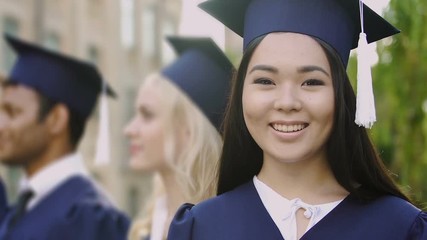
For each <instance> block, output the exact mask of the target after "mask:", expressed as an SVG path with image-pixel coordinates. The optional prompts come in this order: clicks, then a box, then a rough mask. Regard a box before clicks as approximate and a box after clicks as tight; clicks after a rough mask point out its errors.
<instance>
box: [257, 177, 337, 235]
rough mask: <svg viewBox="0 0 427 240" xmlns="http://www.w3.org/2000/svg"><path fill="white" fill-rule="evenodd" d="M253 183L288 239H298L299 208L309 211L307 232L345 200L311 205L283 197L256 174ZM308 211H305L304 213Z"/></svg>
mask: <svg viewBox="0 0 427 240" xmlns="http://www.w3.org/2000/svg"><path fill="white" fill-rule="evenodd" d="M253 183H254V185H255V188H256V190H257V192H258V195H259V196H260V198H261V201H262V203H263V204H264V207H265V208H266V209H267V212H268V213H269V214H270V216H271V218H272V219H273V221H274V223H275V224H276V226H277V228H278V229H279V230H280V233H281V234H282V236H283V238H284V239H286V240H295V239H297V236H296V229H297V226H296V219H295V213H296V211H297V210H298V209H299V208H303V209H305V210H306V213H307V216H306V217H307V218H310V222H309V224H308V226H307V229H306V232H307V231H308V230H309V229H310V228H311V227H313V226H314V225H315V224H316V223H318V222H319V221H320V220H321V219H322V218H323V217H325V216H326V215H327V214H328V213H329V212H330V211H332V209H334V208H335V207H336V206H337V205H338V204H339V203H340V202H341V201H342V200H343V199H341V200H338V201H335V202H331V203H325V204H319V205H310V204H307V203H304V202H303V201H302V200H301V199H299V198H295V199H292V200H288V199H286V198H284V197H282V196H281V195H280V194H278V193H277V192H275V191H274V190H273V189H271V188H270V187H269V186H267V185H266V184H265V183H263V182H262V181H261V180H259V179H258V178H257V176H254V178H253ZM306 213H304V215H305V214H306Z"/></svg>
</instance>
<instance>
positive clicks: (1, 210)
mask: <svg viewBox="0 0 427 240" xmlns="http://www.w3.org/2000/svg"><path fill="white" fill-rule="evenodd" d="M7 209H8V204H7V196H6V190H5V187H4V183H3V180H2V179H1V178H0V223H1V222H2V220H3V218H4V217H5V215H6V212H7Z"/></svg>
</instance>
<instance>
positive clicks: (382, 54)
mask: <svg viewBox="0 0 427 240" xmlns="http://www.w3.org/2000/svg"><path fill="white" fill-rule="evenodd" d="M385 18H386V19H387V20H388V21H390V22H391V23H392V24H393V25H394V26H396V27H397V28H399V29H400V30H401V31H402V32H401V33H400V34H398V35H396V36H394V37H393V38H389V39H388V40H383V41H380V42H379V43H378V45H377V46H378V51H379V63H378V64H377V65H376V67H375V68H374V71H373V79H374V89H375V99H376V107H377V120H378V123H377V124H375V125H374V127H373V129H372V131H371V132H372V136H373V140H374V142H375V143H376V145H377V147H378V150H379V152H380V154H381V156H382V158H383V159H384V161H385V162H386V164H387V165H388V166H389V167H390V169H391V171H392V172H393V173H396V179H397V181H398V182H399V183H400V184H401V186H402V187H403V189H404V190H405V191H407V192H408V194H409V195H410V196H412V197H413V198H414V200H417V201H419V202H424V203H425V202H427V117H426V116H427V112H426V110H427V109H426V107H424V110H423V105H426V103H427V87H426V85H427V24H425V23H426V22H427V1H425V0H405V1H402V0H391V1H390V5H389V9H388V10H387V11H386V13H385Z"/></svg>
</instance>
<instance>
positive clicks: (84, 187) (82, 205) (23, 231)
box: [0, 176, 130, 240]
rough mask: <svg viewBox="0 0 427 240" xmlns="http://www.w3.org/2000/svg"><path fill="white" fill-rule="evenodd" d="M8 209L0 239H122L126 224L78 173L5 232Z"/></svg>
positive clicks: (122, 217) (127, 226) (119, 213)
mask: <svg viewBox="0 0 427 240" xmlns="http://www.w3.org/2000/svg"><path fill="white" fill-rule="evenodd" d="M11 212H13V211H12V210H11V211H10V212H9V213H8V214H7V216H6V218H5V219H4V221H3V223H2V224H1V227H0V239H1V240H30V239H31V240H122V239H123V240H124V239H126V236H127V231H128V228H129V224H130V223H129V219H128V218H127V217H126V216H125V215H124V214H122V213H121V212H119V211H118V210H116V209H115V208H114V207H113V206H112V205H111V204H110V203H109V202H108V200H107V199H106V198H105V197H104V196H103V195H102V194H101V193H99V192H98V190H97V189H96V187H95V186H94V185H93V183H92V182H91V181H90V180H89V179H87V178H85V177H81V176H75V177H72V178H70V179H68V180H67V181H65V182H64V183H63V184H61V185H60V186H59V187H58V188H56V189H55V190H54V191H53V192H52V193H50V194H49V195H48V196H46V198H44V199H43V200H41V202H39V203H38V204H37V205H36V206H34V208H33V209H31V210H30V211H28V212H27V213H26V214H25V215H24V216H23V218H22V219H21V220H20V221H19V222H18V223H17V224H16V225H15V227H14V228H13V229H12V230H9V232H8V233H7V225H8V223H9V221H10V215H11Z"/></svg>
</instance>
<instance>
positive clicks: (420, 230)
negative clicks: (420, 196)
mask: <svg viewBox="0 0 427 240" xmlns="http://www.w3.org/2000/svg"><path fill="white" fill-rule="evenodd" d="M426 239H427V213H426V212H421V213H420V214H419V215H418V217H417V218H416V219H415V222H414V224H413V225H412V227H411V230H410V233H409V238H408V240H426Z"/></svg>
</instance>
